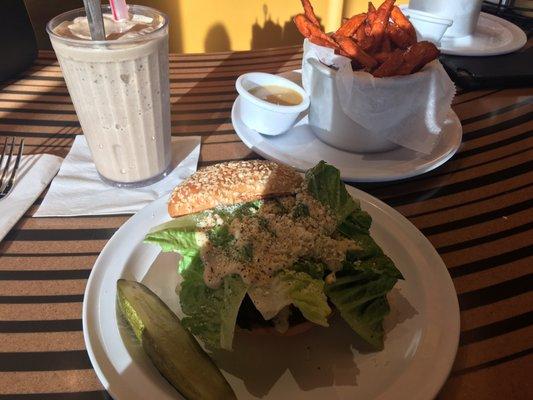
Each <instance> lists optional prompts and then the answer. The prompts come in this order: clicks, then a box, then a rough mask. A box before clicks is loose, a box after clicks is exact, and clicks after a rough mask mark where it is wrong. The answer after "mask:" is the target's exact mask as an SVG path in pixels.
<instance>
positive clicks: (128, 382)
mask: <svg viewBox="0 0 533 400" xmlns="http://www.w3.org/2000/svg"><path fill="white" fill-rule="evenodd" d="M348 191H349V192H350V194H351V195H352V196H354V197H355V198H358V199H360V200H361V206H362V208H363V209H364V210H366V211H368V212H369V213H370V215H371V216H372V218H373V223H372V228H371V234H372V237H373V238H374V239H375V240H376V242H377V243H378V244H379V245H381V247H382V248H383V250H384V251H385V253H386V254H388V255H389V256H390V257H391V258H392V259H393V260H394V262H395V263H396V265H397V266H398V268H399V269H400V270H401V272H402V273H403V275H404V276H405V278H406V279H405V281H399V283H398V284H397V286H396V287H395V288H394V289H393V290H392V292H391V293H390V294H389V300H390V303H391V314H390V315H389V316H387V317H386V319H385V329H386V332H387V333H386V338H385V349H384V350H383V351H381V352H377V353H365V352H359V351H357V350H356V349H357V346H358V345H357V339H356V337H355V334H354V333H353V331H351V329H350V328H349V327H348V326H347V325H346V324H345V323H344V322H343V321H342V320H340V318H338V317H337V318H334V320H333V321H332V323H331V326H330V327H329V328H321V327H317V328H314V329H312V330H310V331H309V332H306V333H304V334H301V335H297V336H294V337H279V336H263V335H261V336H258V335H249V334H246V333H238V334H237V335H236V337H235V342H234V352H232V353H228V352H221V353H218V354H216V355H215V357H214V360H215V362H216V363H217V365H218V366H219V367H220V368H221V370H222V372H223V374H224V376H225V377H226V378H227V379H228V381H229V383H230V384H231V386H232V387H233V389H234V390H235V392H236V394H237V397H238V399H239V400H249V399H259V398H261V399H263V400H271V399H275V400H289V399H290V400H292V399H306V400H323V399H332V400H340V399H365V400H372V399H379V400H396V399H410V400H430V399H433V398H434V397H435V396H436V394H437V392H438V390H439V389H440V387H441V386H442V385H443V383H444V382H445V380H446V377H447V376H448V373H449V371H450V369H451V367H452V364H453V361H454V358H455V353H456V351H457V345H458V340H459V307H458V303H457V295H456V293H455V289H454V286H453V283H452V281H451V278H450V276H449V274H448V271H447V269H446V266H445V265H444V263H443V261H442V259H441V258H440V257H439V255H438V254H437V252H436V251H435V249H434V248H433V246H432V245H431V244H430V242H429V241H428V240H427V239H426V238H425V237H424V236H423V235H422V233H420V231H418V230H417V229H416V228H415V227H414V226H413V225H412V224H411V223H410V222H409V221H408V220H407V219H406V218H405V217H403V216H402V215H400V214H399V213H398V212H397V211H395V210H394V209H392V208H391V207H389V206H387V205H386V204H384V203H383V202H381V201H379V200H378V199H376V198H374V197H372V196H370V195H369V194H366V193H364V192H361V191H359V190H357V189H354V188H351V187H348ZM166 200H167V199H166V198H160V199H159V200H156V201H155V202H153V203H151V204H150V205H148V206H147V207H146V208H144V209H143V210H141V211H140V212H138V213H137V214H136V215H134V216H133V217H132V218H131V219H129V220H128V221H127V222H126V223H125V224H124V225H123V226H122V227H121V228H120V229H119V230H118V231H117V232H116V233H115V235H113V237H112V238H111V239H110V240H109V242H108V243H107V245H106V246H105V248H104V249H103V251H102V252H101V254H100V256H99V257H98V259H97V260H96V263H95V265H94V267H93V269H92V271H91V275H90V277H89V280H88V282H87V288H86V291H85V297H84V302H83V334H84V339H85V344H86V347H87V352H88V354H89V357H90V359H91V362H92V364H93V367H94V369H95V372H96V374H97V375H98V377H99V379H100V381H101V382H102V384H103V385H104V387H105V388H106V390H108V391H109V393H110V394H111V396H112V397H113V398H114V399H115V400H137V399H143V400H144V399H161V400H165V399H176V398H181V397H180V396H179V395H178V394H177V392H176V391H175V390H174V389H173V388H172V387H171V386H170V384H169V383H167V381H166V380H165V379H164V378H163V377H162V376H161V375H160V374H159V373H158V372H157V370H156V369H155V367H154V366H153V365H152V364H151V362H150V361H149V359H148V357H147V356H146V355H145V354H144V352H143V351H142V349H141V348H140V346H139V345H138V344H137V343H136V341H135V339H134V338H133V335H132V334H131V333H130V332H129V330H128V328H127V327H126V326H125V325H124V323H123V322H122V321H121V319H120V318H118V315H117V310H116V306H115V296H116V281H117V279H119V278H126V279H134V280H138V281H142V282H143V283H144V284H146V285H147V286H148V287H149V288H150V289H152V290H153V291H154V292H155V293H156V294H157V295H158V296H160V297H161V298H162V299H163V301H165V303H166V304H167V305H169V307H170V308H171V309H172V310H173V311H175V312H177V313H178V315H180V316H182V314H181V312H180V310H179V303H178V301H179V299H178V297H177V295H176V293H175V291H174V289H175V287H176V285H177V284H178V274H177V267H176V262H177V255H176V254H172V253H170V254H169V253H166V254H160V253H159V248H158V247H157V246H154V245H148V244H143V243H142V240H143V238H144V235H145V234H146V233H147V231H148V230H149V229H150V228H151V227H152V226H154V225H157V224H160V223H162V222H165V221H167V220H168V219H169V217H168V214H167V207H166ZM354 346H355V347H354Z"/></svg>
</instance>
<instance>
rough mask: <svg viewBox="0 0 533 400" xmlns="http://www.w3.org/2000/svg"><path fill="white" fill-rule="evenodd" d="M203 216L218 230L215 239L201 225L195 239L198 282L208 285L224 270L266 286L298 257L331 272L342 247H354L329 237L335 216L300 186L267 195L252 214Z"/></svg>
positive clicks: (216, 283) (219, 278)
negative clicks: (227, 218)
mask: <svg viewBox="0 0 533 400" xmlns="http://www.w3.org/2000/svg"><path fill="white" fill-rule="evenodd" d="M215 214H216V213H215ZM208 219H209V221H210V222H211V224H207V226H209V227H210V228H212V227H215V229H218V230H217V232H218V234H217V235H216V238H215V237H214V236H213V233H212V232H213V231H209V229H207V230H206V232H204V233H203V234H202V237H203V239H201V241H202V253H201V256H202V260H203V262H204V281H205V283H206V285H207V286H209V287H212V288H216V287H218V286H219V285H220V283H221V281H222V278H223V277H224V276H226V275H230V274H238V275H240V276H241V277H242V279H243V281H244V282H245V283H247V284H251V285H267V284H268V283H269V281H270V280H271V279H272V277H273V276H274V275H275V274H276V272H277V271H279V270H282V269H288V268H290V267H291V266H292V265H294V263H295V262H296V261H298V260H299V259H300V258H309V259H315V260H320V261H322V262H324V263H325V264H326V265H327V267H328V268H329V269H330V270H332V271H336V270H338V269H340V268H341V265H342V262H343V261H344V259H345V256H346V252H347V251H348V250H351V249H354V250H355V249H357V248H358V247H357V245H356V243H355V242H353V241H351V240H349V239H345V238H333V237H331V235H332V234H333V233H334V232H335V230H336V227H337V221H336V218H335V217H334V216H333V215H332V213H331V212H330V211H329V210H328V209H327V208H326V207H324V206H323V205H322V204H321V203H320V202H319V201H317V200H316V199H314V198H313V197H312V196H311V195H309V194H308V193H306V192H304V191H302V192H299V193H298V194H297V195H296V196H289V197H283V198H280V199H275V200H267V201H265V202H264V204H263V205H262V206H261V207H260V208H259V210H258V211H256V212H255V213H252V215H245V216H243V217H242V218H235V219H233V220H232V221H231V222H230V223H229V224H225V223H221V222H220V219H217V217H216V216H213V215H210V216H209V217H208ZM217 221H218V222H217ZM210 232H211V233H210ZM210 235H211V238H212V239H210ZM258 297H261V296H258ZM280 300H281V299H280ZM282 302H283V301H282ZM258 309H259V307H258Z"/></svg>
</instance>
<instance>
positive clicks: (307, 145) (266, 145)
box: [231, 71, 463, 182]
mask: <svg viewBox="0 0 533 400" xmlns="http://www.w3.org/2000/svg"><path fill="white" fill-rule="evenodd" d="M280 75H282V76H284V77H285V78H288V79H291V80H292V81H294V82H296V83H298V84H300V81H301V74H300V72H297V71H292V72H289V73H283V74H280ZM240 101H241V100H240V97H237V99H236V100H235V103H233V108H232V110H231V122H232V124H233V128H234V129H235V132H237V135H238V136H239V138H240V139H241V140H242V141H243V142H244V144H245V145H246V146H248V147H249V148H250V149H251V150H253V151H255V152H256V153H257V154H260V155H261V156H263V157H265V158H268V159H271V160H275V161H278V162H281V163H283V164H287V165H290V166H292V167H293V168H296V169H297V170H299V171H305V170H307V169H309V168H311V167H313V166H314V165H315V164H317V163H318V162H319V161H320V160H324V161H327V162H328V163H330V164H332V165H334V166H335V167H337V168H338V169H339V170H340V171H341V177H342V179H343V180H346V181H349V182H387V181H394V180H399V179H406V178H411V177H413V176H417V175H420V174H423V173H426V172H428V171H431V170H433V169H435V168H437V167H439V166H440V165H442V164H444V163H445V162H446V161H448V160H449V159H450V158H451V157H452V156H453V155H454V154H455V152H456V151H457V149H458V148H459V146H460V145H461V138H462V136H463V128H462V126H461V121H459V118H458V117H457V115H456V114H455V112H453V111H452V110H451V109H450V111H449V112H448V117H447V120H446V123H445V126H444V131H443V132H442V133H441V138H440V140H439V143H438V144H437V146H436V147H435V149H434V150H433V152H432V153H431V154H429V155H425V154H422V153H418V152H416V151H413V150H409V149H406V148H404V147H397V148H395V149H393V150H390V151H387V152H383V153H373V154H358V153H349V152H347V151H343V150H339V149H337V148H335V147H332V146H330V145H328V144H326V143H324V142H322V141H321V140H320V139H318V138H317V137H316V136H315V134H314V133H313V131H312V130H311V128H310V126H309V125H308V121H307V115H302V119H301V120H300V121H299V122H298V123H297V124H296V125H295V126H294V127H292V128H291V129H290V130H289V131H287V132H286V133H284V134H282V135H278V136H265V135H261V134H260V133H259V132H257V131H255V130H253V129H251V128H249V127H248V126H246V125H245V124H244V122H242V119H241V116H240Z"/></svg>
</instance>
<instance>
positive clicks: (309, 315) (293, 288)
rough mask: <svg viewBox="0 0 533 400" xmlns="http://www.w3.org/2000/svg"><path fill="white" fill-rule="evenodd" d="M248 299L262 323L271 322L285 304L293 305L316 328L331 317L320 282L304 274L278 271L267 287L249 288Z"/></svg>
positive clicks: (323, 324)
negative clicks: (262, 319)
mask: <svg viewBox="0 0 533 400" xmlns="http://www.w3.org/2000/svg"><path fill="white" fill-rule="evenodd" d="M248 295H249V296H250V299H251V300H252V301H253V303H254V305H255V307H256V308H257V310H258V311H259V312H260V313H261V315H263V318H265V319H266V320H268V319H271V318H273V317H274V316H276V315H277V314H278V312H279V311H280V310H281V309H282V308H283V307H285V306H287V305H289V304H294V306H295V307H297V308H298V309H299V310H300V311H301V313H302V314H303V316H304V317H305V318H306V319H308V320H309V321H311V322H314V323H316V324H318V325H322V326H328V320H327V317H328V315H329V314H330V313H331V309H330V307H329V305H328V301H327V297H326V295H325V294H324V281H323V280H322V279H321V278H320V279H315V278H313V277H311V276H310V275H309V274H307V273H305V272H297V271H293V270H283V271H280V272H279V273H278V274H277V275H276V276H275V277H274V278H273V279H272V280H271V281H270V282H269V283H268V284H267V285H261V286H252V287H250V289H249V290H248Z"/></svg>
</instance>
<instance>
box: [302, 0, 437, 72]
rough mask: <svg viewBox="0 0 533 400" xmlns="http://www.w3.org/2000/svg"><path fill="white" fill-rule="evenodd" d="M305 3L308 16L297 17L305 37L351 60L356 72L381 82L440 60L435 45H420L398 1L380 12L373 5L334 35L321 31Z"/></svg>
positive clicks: (386, 3) (345, 22)
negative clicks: (365, 73) (368, 75)
mask: <svg viewBox="0 0 533 400" xmlns="http://www.w3.org/2000/svg"><path fill="white" fill-rule="evenodd" d="M301 2H302V6H303V8H304V14H298V15H296V16H295V17H294V23H295V24H296V27H297V28H298V30H299V31H300V32H301V34H302V35H304V36H305V37H306V38H308V39H309V40H310V41H311V42H313V43H314V44H317V45H319V46H325V47H330V48H332V49H335V52H336V53H338V54H341V55H343V56H346V57H349V58H351V59H352V65H353V66H354V68H355V69H363V70H365V71H368V72H370V73H371V74H373V75H374V76H375V77H377V78H383V77H387V76H397V75H409V74H412V73H414V72H417V71H419V70H420V69H421V68H422V67H424V65H426V64H427V63H428V62H430V61H432V60H434V59H436V58H437V57H438V56H439V50H438V49H437V48H436V47H435V45H434V44H432V43H430V42H417V41H416V32H415V29H414V28H413V25H411V22H409V19H408V18H407V17H406V16H405V15H404V14H403V13H402V11H401V10H400V9H399V8H398V7H396V6H395V5H394V2H395V0H385V1H384V2H383V4H381V5H380V6H379V7H378V8H375V7H374V5H373V4H372V2H369V3H368V11H367V12H366V13H362V14H357V15H354V16H353V17H351V18H347V19H343V23H342V25H341V26H340V27H339V29H337V31H336V32H334V33H331V34H326V33H325V32H324V31H323V30H322V28H321V27H320V24H319V22H318V18H317V17H316V15H315V12H314V10H313V6H312V5H311V3H310V1H309V0H301Z"/></svg>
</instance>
